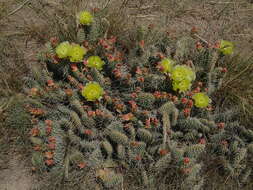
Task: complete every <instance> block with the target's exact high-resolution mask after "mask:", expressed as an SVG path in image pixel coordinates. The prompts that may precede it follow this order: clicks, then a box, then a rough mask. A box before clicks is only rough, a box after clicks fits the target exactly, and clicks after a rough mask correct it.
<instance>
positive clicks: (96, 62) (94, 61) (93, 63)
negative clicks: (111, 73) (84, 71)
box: [87, 56, 105, 70]
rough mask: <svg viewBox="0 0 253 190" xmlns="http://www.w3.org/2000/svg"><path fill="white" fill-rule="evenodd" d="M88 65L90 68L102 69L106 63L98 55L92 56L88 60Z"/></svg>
mask: <svg viewBox="0 0 253 190" xmlns="http://www.w3.org/2000/svg"><path fill="white" fill-rule="evenodd" d="M87 62H88V63H87V66H88V67H90V68H96V69H97V70H102V69H103V65H104V64H105V62H104V61H102V59H101V58H100V57H98V56H91V57H89V58H88V60H87Z"/></svg>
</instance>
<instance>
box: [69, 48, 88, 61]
mask: <svg viewBox="0 0 253 190" xmlns="http://www.w3.org/2000/svg"><path fill="white" fill-rule="evenodd" d="M86 53H87V49H85V48H84V47H83V46H80V45H78V44H73V45H71V49H70V51H69V57H70V61H71V62H81V61H83V56H84V55H85V54H86Z"/></svg>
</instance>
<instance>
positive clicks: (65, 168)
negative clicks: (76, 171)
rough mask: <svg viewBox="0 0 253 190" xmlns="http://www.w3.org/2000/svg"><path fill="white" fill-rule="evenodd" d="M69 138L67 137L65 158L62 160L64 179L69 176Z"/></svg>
mask: <svg viewBox="0 0 253 190" xmlns="http://www.w3.org/2000/svg"><path fill="white" fill-rule="evenodd" d="M69 143H70V142H69V138H68V139H67V148H66V152H65V160H64V166H65V167H64V178H63V179H64V180H66V179H68V178H69Z"/></svg>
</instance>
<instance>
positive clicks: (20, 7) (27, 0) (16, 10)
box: [7, 0, 31, 16]
mask: <svg viewBox="0 0 253 190" xmlns="http://www.w3.org/2000/svg"><path fill="white" fill-rule="evenodd" d="M29 1H31V0H25V1H24V2H23V3H22V4H21V5H19V6H18V7H17V8H16V9H15V10H13V11H12V12H10V13H9V14H8V15H7V16H11V15H13V14H15V13H16V12H18V11H19V10H20V9H22V7H23V6H25V5H26V4H27V3H28V2H29Z"/></svg>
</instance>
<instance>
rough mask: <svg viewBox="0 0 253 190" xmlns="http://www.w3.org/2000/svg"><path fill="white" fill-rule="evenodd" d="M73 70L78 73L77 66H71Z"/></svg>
mask: <svg viewBox="0 0 253 190" xmlns="http://www.w3.org/2000/svg"><path fill="white" fill-rule="evenodd" d="M70 67H71V70H72V71H74V72H76V71H78V68H77V65H76V64H71V66H70Z"/></svg>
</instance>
